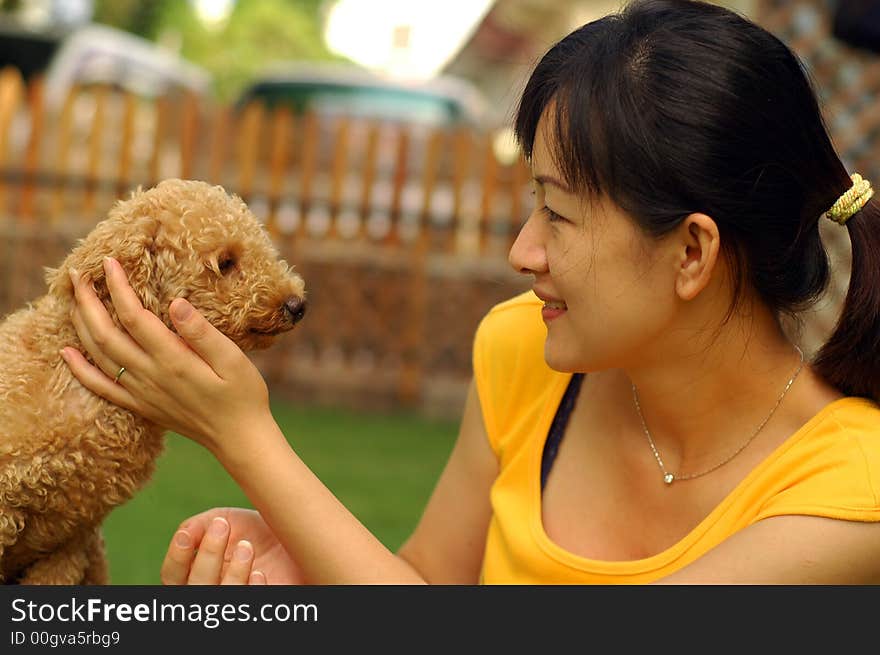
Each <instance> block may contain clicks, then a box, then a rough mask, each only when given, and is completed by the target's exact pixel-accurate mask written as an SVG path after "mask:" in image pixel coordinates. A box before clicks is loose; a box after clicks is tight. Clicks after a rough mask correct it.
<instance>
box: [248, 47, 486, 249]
mask: <svg viewBox="0 0 880 655" xmlns="http://www.w3.org/2000/svg"><path fill="white" fill-rule="evenodd" d="M255 105H261V106H262V107H263V109H264V110H266V111H267V112H272V113H274V112H275V111H276V110H277V109H279V108H287V109H288V110H290V112H291V113H292V114H293V116H294V117H295V118H297V119H300V118H302V117H303V116H305V115H307V114H308V115H313V116H314V117H315V119H316V127H317V131H316V133H315V139H316V141H317V146H316V152H315V158H316V161H315V175H314V177H313V178H311V199H310V202H309V203H308V211H307V215H306V216H303V217H301V218H300V219H299V220H305V221H306V222H307V224H309V225H313V226H314V229H315V230H316V231H317V232H320V230H321V229H323V228H324V227H326V225H328V221H329V217H330V216H331V215H334V214H335V215H337V217H338V219H339V225H340V230H341V231H342V232H346V231H347V230H348V227H350V228H351V229H352V230H353V229H355V227H354V226H356V225H357V224H358V218H357V217H358V216H359V215H360V214H361V213H362V211H363V205H362V203H363V198H364V196H365V194H366V190H365V187H364V184H365V182H364V180H365V179H367V180H369V182H368V184H369V186H370V190H369V193H368V195H369V197H370V202H369V211H368V215H367V216H366V221H367V229H368V231H369V232H370V233H372V234H374V235H381V234H382V233H383V231H385V230H387V229H388V228H389V225H390V222H389V221H391V220H397V221H400V224H401V229H403V230H407V231H409V233H412V230H413V229H415V228H416V226H417V224H418V223H419V221H420V220H421V218H420V216H421V215H422V211H423V208H424V207H425V189H424V188H423V186H422V182H423V177H424V174H425V173H424V171H425V165H426V164H427V162H428V161H429V160H431V158H432V157H433V163H432V164H431V165H432V166H433V171H434V174H433V175H432V177H434V178H435V184H434V186H433V189H432V192H431V198H430V202H429V203H428V204H429V207H428V213H429V220H431V221H433V222H435V223H437V224H441V225H445V224H449V223H450V222H451V221H452V220H453V219H454V214H455V212H456V211H457V212H458V214H459V216H458V217H457V218H459V219H460V220H470V219H469V218H463V216H464V215H467V216H468V217H473V216H474V215H475V214H476V213H477V212H478V211H479V203H480V188H479V186H480V185H479V184H478V183H477V182H476V181H475V178H474V177H473V175H462V176H461V177H462V179H463V180H464V182H463V183H462V185H461V188H456V182H454V178H456V177H459V176H458V175H457V173H456V168H459V169H461V168H468V169H469V168H471V167H475V166H479V165H482V164H483V163H484V161H485V156H484V155H482V154H481V155H476V156H475V157H474V156H471V157H469V159H468V161H466V162H463V161H462V160H461V156H460V152H459V150H460V148H459V147H457V146H456V142H457V141H456V140H457V139H458V138H459V136H460V135H461V134H468V135H470V138H471V139H474V140H477V141H480V142H481V140H482V139H483V138H484V136H485V135H488V134H489V133H490V132H491V131H492V130H493V128H494V127H495V126H493V125H490V124H489V123H488V121H489V111H488V106H487V102H486V99H485V97H484V96H483V94H482V93H481V92H480V91H479V89H477V88H476V87H475V86H474V85H473V84H472V83H471V82H469V81H467V80H465V79H463V78H459V77H454V76H448V75H446V76H443V75H441V76H438V77H435V78H432V79H429V80H405V79H398V78H391V77H384V76H382V75H379V74H377V73H374V72H372V71H369V70H367V69H363V68H358V67H355V66H354V65H349V64H337V63H325V62H320V63H319V62H291V63H284V64H278V65H276V66H274V67H272V68H270V69H267V70H266V71H264V72H263V73H262V74H260V75H258V76H256V77H255V78H254V79H253V80H252V81H251V82H250V83H249V84H248V85H247V86H246V87H245V88H244V89H243V90H242V92H241V93H240V95H239V96H238V98H237V100H236V102H235V103H234V109H235V111H236V112H237V113H238V114H239V115H242V114H243V112H244V110H246V109H248V108H251V107H254V106H255ZM438 133H440V134H442V139H443V141H442V146H441V148H440V151H439V152H437V151H436V149H435V150H432V149H431V145H430V144H431V142H432V139H434V138H436V136H437V135H438ZM270 134H271V131H269V130H267V131H265V132H264V138H265V139H267V141H266V142H264V143H263V144H261V146H260V151H261V152H264V153H268V152H270V151H271V147H272V144H271V143H269V142H268V140H269V139H271V137H270V136H269V135H270ZM297 138H298V139H302V138H303V137H302V136H299V137H297ZM301 144H302V141H300V140H298V141H296V142H295V144H294V145H293V146H292V149H293V152H294V156H298V152H299V147H300V145H301ZM480 152H482V151H480ZM296 170H297V172H298V171H299V168H297V169H296ZM365 171H369V174H368V176H367V177H366V178H365V176H364V174H365ZM262 174H263V175H265V172H263V173H262ZM287 184H288V187H289V188H291V189H293V190H294V191H293V192H294V195H296V193H297V192H298V191H297V189H298V185H299V184H300V181H299V179H298V177H297V175H296V174H294V175H291V176H288V177H287ZM459 197H460V198H461V202H460V206H459V202H458V201H457V198H459ZM251 200H252V202H253V204H254V206H260V205H261V202H263V201H262V200H261V199H260V198H258V197H255V198H252V199H251ZM282 214H283V215H289V216H290V217H291V220H293V219H294V217H295V214H296V212H295V211H293V210H290V211H287V212H285V211H282ZM281 220H282V223H283V222H284V218H282V219H281ZM291 225H293V223H291ZM282 227H283V226H282Z"/></svg>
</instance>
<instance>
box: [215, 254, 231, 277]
mask: <svg viewBox="0 0 880 655" xmlns="http://www.w3.org/2000/svg"><path fill="white" fill-rule="evenodd" d="M217 268H218V269H220V273H221V274H223V275H227V274H228V273H231V272H232V271H233V270H235V258H234V257H232V256H231V255H226V256H224V257H221V258H220V259H219V260H217Z"/></svg>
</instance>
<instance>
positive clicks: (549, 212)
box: [541, 206, 568, 223]
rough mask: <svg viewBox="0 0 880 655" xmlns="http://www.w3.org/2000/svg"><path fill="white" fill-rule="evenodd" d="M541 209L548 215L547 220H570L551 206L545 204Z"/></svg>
mask: <svg viewBox="0 0 880 655" xmlns="http://www.w3.org/2000/svg"><path fill="white" fill-rule="evenodd" d="M541 211H543V212H544V215H545V216H546V217H547V220H548V221H550V222H551V223H553V222H556V221H565V220H568V219H566V218H565V216H560V215H559V214H557V213H556V212H555V211H553V210H552V209H550V208H549V207H546V206H545V207H543V208H542V209H541Z"/></svg>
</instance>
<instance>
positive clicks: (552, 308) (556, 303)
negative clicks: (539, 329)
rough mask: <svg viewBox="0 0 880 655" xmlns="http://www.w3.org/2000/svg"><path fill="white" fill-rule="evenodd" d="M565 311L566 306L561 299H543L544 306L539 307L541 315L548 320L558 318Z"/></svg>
mask: <svg viewBox="0 0 880 655" xmlns="http://www.w3.org/2000/svg"><path fill="white" fill-rule="evenodd" d="M566 311H568V306H567V305H566V304H565V303H564V302H563V301H561V300H545V301H544V306H543V307H542V308H541V317H542V318H543V319H544V320H545V321H548V322H549V321H552V320H553V319H556V318H559V317H560V316H562V315H563V314H564V313H565V312H566Z"/></svg>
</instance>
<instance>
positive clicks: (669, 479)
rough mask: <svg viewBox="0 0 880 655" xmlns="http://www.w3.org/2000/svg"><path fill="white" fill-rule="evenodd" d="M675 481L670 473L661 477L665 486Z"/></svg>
mask: <svg viewBox="0 0 880 655" xmlns="http://www.w3.org/2000/svg"><path fill="white" fill-rule="evenodd" d="M674 481H675V476H674V475H672V473H667V474H666V475H664V476H663V482H665V483H666V484H672V483H673V482H674Z"/></svg>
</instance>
